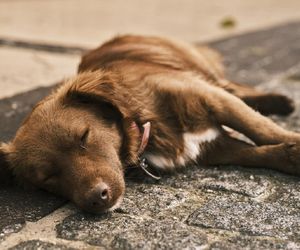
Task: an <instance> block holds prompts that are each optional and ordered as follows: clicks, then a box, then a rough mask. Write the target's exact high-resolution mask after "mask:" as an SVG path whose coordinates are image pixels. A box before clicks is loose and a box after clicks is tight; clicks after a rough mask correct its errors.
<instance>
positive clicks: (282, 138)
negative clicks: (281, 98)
mask: <svg viewBox="0 0 300 250" xmlns="http://www.w3.org/2000/svg"><path fill="white" fill-rule="evenodd" d="M205 89H206V90H207V92H205V93H203V94H204V95H205V96H203V97H202V98H203V99H204V100H205V102H206V105H207V109H208V110H209V112H210V116H211V117H213V118H214V120H215V121H216V122H217V123H218V124H219V125H226V126H228V127H230V128H233V129H235V130H237V131H239V132H241V133H243V134H244V135H246V136H247V137H249V138H250V139H251V140H252V141H254V142H255V143H256V144H257V145H269V144H279V143H281V142H298V143H300V134H297V133H294V132H291V131H287V130H285V129H283V128H281V127H280V126H278V125H276V124H275V123H274V122H273V121H271V120H270V119H268V118H267V117H265V116H263V115H261V114H260V113H258V112H255V111H254V110H253V109H252V108H250V107H249V106H248V105H247V104H245V103H244V102H243V101H242V100H241V99H239V98H237V97H236V96H234V95H232V94H230V93H228V92H226V91H224V90H222V89H220V88H217V87H214V86H209V85H208V86H207V87H206V88H205ZM203 94H202V95H203ZM299 153H300V152H299Z"/></svg>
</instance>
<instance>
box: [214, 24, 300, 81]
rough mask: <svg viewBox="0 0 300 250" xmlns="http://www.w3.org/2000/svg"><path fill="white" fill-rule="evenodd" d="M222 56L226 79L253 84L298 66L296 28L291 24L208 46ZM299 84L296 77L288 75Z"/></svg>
mask: <svg viewBox="0 0 300 250" xmlns="http://www.w3.org/2000/svg"><path fill="white" fill-rule="evenodd" d="M210 45H211V46H212V47H214V48H216V49H217V50H218V51H219V52H220V53H221V54H222V55H224V62H225V65H226V69H227V73H228V75H229V77H230V78H231V79H232V80H233V81H236V82H240V83H248V84H254V85H257V84H259V83H263V82H265V81H268V80H270V78H274V77H276V75H277V74H282V73H285V72H286V71H288V70H291V69H292V68H293V67H295V66H296V67H299V64H300V59H299V54H300V25H299V22H292V23H288V24H283V25H281V26H276V27H274V28H269V29H263V30H260V31H255V32H250V33H247V34H243V35H238V36H233V37H231V38H227V39H222V40H218V41H215V42H212V43H210ZM290 77H291V79H294V80H297V81H299V77H298V78H297V74H293V75H291V76H290Z"/></svg>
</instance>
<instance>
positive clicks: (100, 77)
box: [58, 70, 138, 119]
mask: <svg viewBox="0 0 300 250" xmlns="http://www.w3.org/2000/svg"><path fill="white" fill-rule="evenodd" d="M121 81H122V78H121V77H119V76H118V75H117V74H116V73H113V72H111V71H109V72H108V71H103V70H98V71H94V72H83V73H81V74H79V75H78V76H77V77H75V78H73V79H71V80H69V81H68V82H67V83H66V85H65V86H62V88H61V89H62V91H63V92H64V93H62V96H65V97H67V98H73V99H76V100H79V101H82V102H94V101H98V102H101V103H102V106H103V107H104V108H106V109H111V110H112V109H115V110H116V111H117V112H119V114H120V115H121V116H122V118H133V119H134V116H136V114H138V111H137V110H136V108H137V107H138V105H135V100H134V99H133V98H132V96H131V95H130V93H129V92H128V91H127V89H126V87H123V86H122V85H121V84H120V82H121ZM64 88H66V89H65V90H64ZM58 91H60V90H58ZM65 91H66V92H65ZM102 106H101V107H102Z"/></svg>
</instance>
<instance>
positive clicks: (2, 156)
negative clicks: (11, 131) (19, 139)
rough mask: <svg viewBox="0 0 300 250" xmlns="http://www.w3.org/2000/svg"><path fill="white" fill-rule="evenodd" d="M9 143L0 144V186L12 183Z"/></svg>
mask: <svg viewBox="0 0 300 250" xmlns="http://www.w3.org/2000/svg"><path fill="white" fill-rule="evenodd" d="M9 154H10V145H9V144H5V143H2V144H0V186H7V185H10V184H12V183H13V172H12V167H11V165H10V163H9V159H8V155H9Z"/></svg>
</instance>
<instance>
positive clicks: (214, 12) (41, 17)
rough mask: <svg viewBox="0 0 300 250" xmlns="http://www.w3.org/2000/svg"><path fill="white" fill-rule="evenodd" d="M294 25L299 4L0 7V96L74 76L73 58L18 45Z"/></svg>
mask: <svg viewBox="0 0 300 250" xmlns="http://www.w3.org/2000/svg"><path fill="white" fill-rule="evenodd" d="M298 18H300V1H299V0H248V1H246V0H243V1H241V0H226V1H220V0H210V1H204V0H151V1H150V0H149V1H146V0H128V1H124V0H110V1H104V0H84V1H83V0H42V1H41V0H0V45H1V46H0V58H1V60H0V97H6V96H11V95H13V94H15V93H19V92H22V91H26V90H29V89H32V88H33V87H35V86H47V85H49V84H53V82H55V81H58V80H60V79H61V78H63V77H67V76H70V75H72V74H74V73H75V72H76V66H77V64H78V61H79V57H80V53H79V52H78V53H75V52H74V51H73V52H74V53H49V52H47V50H45V51H43V50H42V51H36V50H34V49H33V50H28V49H24V46H23V45H24V44H23V45H22V43H25V44H27V45H28V44H29V45H30V44H33V45H35V44H39V45H40V44H42V45H43V44H46V45H51V46H65V47H74V46H75V47H76V48H77V47H79V48H92V47H95V46H98V45H99V44H100V43H101V42H103V41H105V40H107V39H109V38H111V37H112V36H115V35H117V34H124V33H138V34H150V35H161V36H169V37H173V38H177V39H181V40H185V41H189V42H207V41H212V40H216V39H220V38H223V37H227V36H231V35H233V34H238V33H243V32H248V31H253V30H258V29H262V28H265V27H269V26H274V25H277V24H282V23H286V22H291V21H294V20H297V19H298ZM15 41H18V42H19V44H17V45H15V44H13V42H15ZM20 42H21V43H20ZM20 44H21V45H20ZM32 47H33V48H34V46H32Z"/></svg>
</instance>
